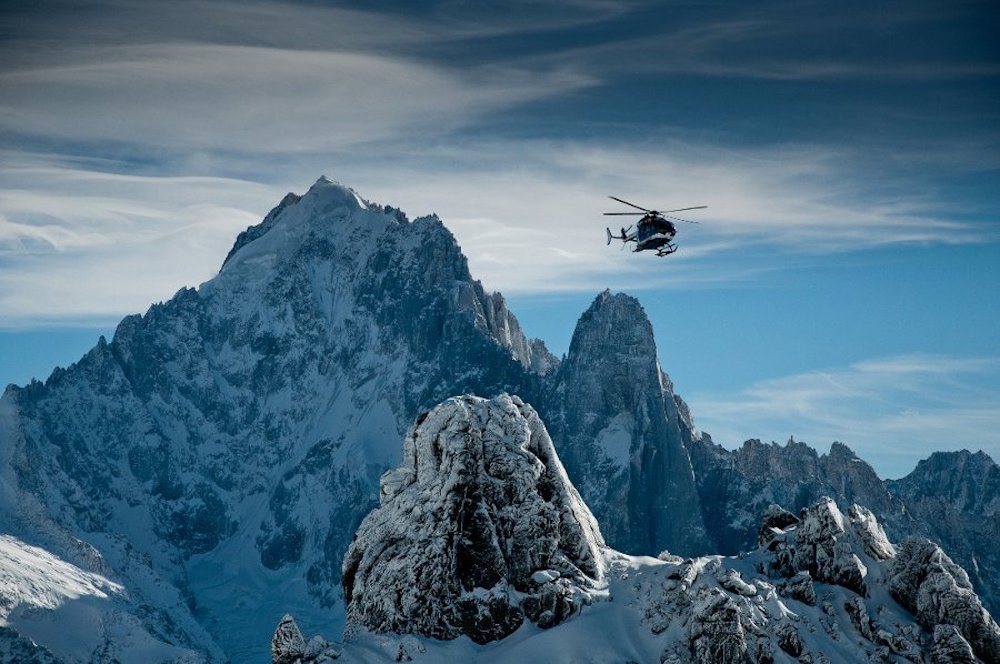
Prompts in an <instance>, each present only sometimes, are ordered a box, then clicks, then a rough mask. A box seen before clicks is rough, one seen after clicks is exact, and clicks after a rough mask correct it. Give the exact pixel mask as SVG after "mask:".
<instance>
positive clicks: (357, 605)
mask: <svg viewBox="0 0 1000 664" xmlns="http://www.w3.org/2000/svg"><path fill="white" fill-rule="evenodd" d="M603 546H604V539H603V537H602V536H601V533H600V530H599V529H598V526H597V522H596V521H595V520H594V517H593V515H592V514H591V513H590V510H589V509H588V508H587V506H586V505H585V504H584V503H583V501H582V500H581V499H580V496H579V494H578V493H577V491H576V489H575V488H574V487H573V485H572V484H570V482H569V480H568V479H567V477H566V473H565V471H564V470H563V467H562V464H561V463H560V461H559V458H558V457H557V456H556V453H555V449H554V448H553V446H552V441H551V440H550V439H549V436H548V433H547V432H546V430H545V427H544V425H543V424H542V422H541V420H540V419H539V417H538V415H537V414H536V413H535V411H534V410H533V409H532V408H531V407H530V406H528V405H526V404H525V403H523V402H522V401H521V400H520V399H519V398H517V397H511V396H507V395H501V396H499V397H496V398H494V399H491V400H486V399H482V398H479V397H473V396H464V397H455V398H451V399H448V400H447V401H445V402H444V403H442V404H440V405H439V406H437V407H436V408H434V409H433V410H432V411H430V412H429V413H427V414H425V415H421V416H420V417H419V418H418V419H417V423H416V424H415V425H414V426H413V428H412V429H411V431H410V432H409V433H408V434H407V437H406V442H405V446H404V451H403V463H402V465H401V466H400V467H399V468H397V469H395V470H392V471H389V472H387V473H386V474H385V475H384V476H383V479H382V503H381V506H380V507H379V508H377V509H376V510H374V511H373V512H371V513H370V514H369V515H368V516H367V517H366V518H365V520H364V521H363V522H362V524H361V526H360V527H359V528H358V532H357V535H356V536H355V539H354V541H353V542H352V544H351V546H350V548H349V549H348V552H347V555H346V557H345V561H344V568H343V579H344V597H345V600H346V602H347V621H348V628H349V630H350V629H351V628H365V629H367V630H370V631H372V632H396V633H414V634H421V635H424V636H430V637H434V638H439V639H452V638H455V637H457V636H459V635H462V634H464V635H466V636H468V637H469V638H471V639H472V640H473V641H475V642H477V643H486V642H489V641H493V640H496V639H500V638H503V637H505V636H507V635H509V634H511V633H512V632H514V631H515V630H517V629H518V628H519V627H520V626H521V624H522V622H523V621H524V619H525V618H527V619H528V620H530V621H532V622H534V623H537V624H538V625H539V626H541V627H551V626H553V625H556V624H558V623H560V622H562V621H563V620H565V619H566V618H567V617H569V616H570V615H571V614H573V613H574V612H576V611H577V610H578V609H579V607H580V605H581V604H583V603H586V602H588V601H590V599H591V598H592V596H593V595H594V593H595V592H597V591H599V589H600V588H601V585H602V578H603V574H604V570H603V562H602V561H603V559H602V557H601V555H600V551H601V548H602V547H603Z"/></svg>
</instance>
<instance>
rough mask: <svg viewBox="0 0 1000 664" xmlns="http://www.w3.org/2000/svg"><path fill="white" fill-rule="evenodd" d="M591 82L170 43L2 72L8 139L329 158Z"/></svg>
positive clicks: (0, 113) (2, 114)
mask: <svg viewBox="0 0 1000 664" xmlns="http://www.w3.org/2000/svg"><path fill="white" fill-rule="evenodd" d="M586 84H587V80H586V79H585V78H584V77H582V76H569V75H564V74H562V73H559V72H552V73H540V74H535V73H530V72H525V71H518V70H509V69H502V68H498V67H489V68H482V69H479V70H475V71H470V72H468V73H466V74H462V75H458V74H454V73H451V72H449V71H448V70H446V69H444V68H440V67H432V66H427V65H422V64H419V63H416V62H409V61H406V60H402V59H398V58H389V57H382V56H376V55H367V54H359V53H349V52H331V51H299V50H288V49H271V48H259V47H245V46H217V45H191V44H163V45H149V46H136V47H121V48H114V49H109V50H106V51H102V52H101V53H100V57H94V59H93V60H92V61H89V62H83V63H80V64H65V65H58V66H48V67H43V68H37V69H29V70H22V71H16V72H8V73H5V74H0V88H2V89H3V90H4V95H3V98H2V100H0V128H2V129H3V130H5V131H7V132H13V133H19V134H27V135H32V136H45V137H47V138H48V139H52V138H61V139H64V140H70V141H75V142H86V141H91V142H94V141H102V142H112V143H118V144H132V145H139V146H144V147H145V148H146V149H151V148H152V149H156V150H158V151H162V152H167V153H170V152H178V151H188V150H213V151H229V152H242V153H253V154H266V153H273V152H282V153H296V152H322V151H329V150H334V149H342V148H345V147H348V146H356V145H358V144H361V143H370V142H373V141H378V140H387V139H392V138H397V137H401V136H405V135H408V134H411V133H414V132H419V133H422V134H424V135H433V134H438V135H440V134H447V133H448V132H450V131H454V130H455V129H457V128H459V127H461V126H463V125H465V124H467V123H469V122H470V121H471V120H472V119H479V118H481V117H482V116H483V115H484V114H488V113H493V112H497V111H499V110H501V109H504V108H508V107H510V106H512V105H515V104H520V103H524V102H526V101H529V100H532V99H539V98H543V97H546V96H549V95H555V94H561V93H565V92H567V91H569V90H572V89H575V88H578V87H580V86H582V85H586Z"/></svg>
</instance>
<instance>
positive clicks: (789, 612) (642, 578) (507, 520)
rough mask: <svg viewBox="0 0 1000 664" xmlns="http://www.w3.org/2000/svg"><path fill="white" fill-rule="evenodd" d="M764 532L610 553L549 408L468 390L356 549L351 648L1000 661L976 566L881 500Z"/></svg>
mask: <svg viewBox="0 0 1000 664" xmlns="http://www.w3.org/2000/svg"><path fill="white" fill-rule="evenodd" d="M760 532H761V533H766V537H762V542H763V544H762V546H761V547H759V548H758V549H756V550H754V551H751V552H749V553H746V554H741V555H740V556H737V557H729V558H727V557H722V556H705V557H698V558H679V557H677V556H673V555H669V554H666V553H664V554H662V555H661V556H660V557H658V558H648V557H639V556H629V555H626V554H623V553H619V552H617V551H614V550H612V549H610V548H607V547H605V546H603V540H602V539H601V535H600V532H599V531H598V529H597V526H596V524H595V523H594V521H593V518H592V517H591V516H590V513H589V511H588V510H587V507H586V506H585V505H584V504H583V503H582V502H581V500H580V498H579V495H578V494H577V492H576V490H575V489H574V488H573V486H572V484H570V483H569V481H568V480H567V479H566V476H565V474H564V473H563V471H562V466H561V464H560V462H559V460H558V458H557V457H556V455H555V452H554V450H553V447H552V444H551V441H550V440H549V438H548V436H547V435H546V433H545V428H544V427H543V426H542V423H541V421H540V420H539V418H538V416H537V415H536V414H535V412H534V411H533V410H532V409H531V407H530V406H528V405H526V404H524V403H523V402H522V401H521V400H520V399H518V398H517V397H509V396H506V395H503V396H500V397H497V398H494V399H492V400H486V399H481V398H478V397H473V396H463V397H455V398H451V399H449V400H447V401H445V402H444V403H442V404H441V405H439V406H438V407H436V408H435V409H434V410H432V411H431V412H430V413H428V414H425V415H422V416H420V417H419V418H418V419H417V422H416V424H415V425H414V426H413V428H412V429H411V430H410V432H409V434H408V435H407V438H406V440H405V444H404V453H403V463H402V465H401V466H400V467H399V468H397V469H395V470H392V471H389V472H387V473H386V474H385V475H384V476H383V478H382V504H381V506H380V507H379V508H378V509H376V510H375V511H373V512H372V513H371V514H369V516H368V517H366V519H365V520H364V522H362V524H361V526H360V528H359V529H358V533H357V536H356V538H355V540H354V542H353V544H352V545H351V548H350V550H349V552H348V555H347V558H346V562H345V565H344V573H343V578H344V584H345V596H346V597H347V599H348V626H347V628H346V630H345V642H344V645H343V651H342V657H343V659H344V660H349V661H352V662H353V661H358V662H384V661H392V660H395V661H404V660H405V661H410V660H412V661H415V662H427V663H428V664H432V663H433V664H438V663H440V662H450V661H472V660H475V661H479V662H512V661H545V662H555V663H560V662H579V661H593V662H604V661H607V662H617V661H636V662H647V661H648V662H656V661H659V662H661V663H671V664H682V663H683V664H689V663H695V664H727V663H731V664H774V663H776V662H789V661H800V662H812V663H813V664H821V663H825V664H833V663H835V662H886V663H902V662H914V663H926V662H934V663H935V664H936V663H938V662H952V661H954V662H965V661H968V662H990V663H992V662H996V661H1000V660H998V659H997V651H996V650H995V647H996V644H997V640H998V639H1000V629H998V628H997V625H996V623H994V622H993V621H992V618H990V617H989V614H988V613H987V612H986V611H984V610H983V609H982V606H981V605H980V604H979V600H978V598H977V597H976V595H975V593H973V592H972V590H971V588H970V587H969V583H968V579H967V577H966V576H965V575H964V572H963V571H962V570H961V569H960V568H958V567H957V566H955V565H954V564H953V563H951V561H950V560H948V559H947V557H946V556H944V554H943V553H942V552H941V550H940V549H939V548H937V547H935V546H934V545H932V544H930V543H929V542H926V543H925V542H922V541H920V540H912V541H908V542H905V543H904V544H903V545H902V546H901V547H899V548H898V549H897V547H896V546H895V545H893V544H892V543H891V542H889V540H888V538H886V536H885V533H884V532H883V530H882V527H881V525H880V524H879V522H878V520H877V519H876V518H875V517H874V516H873V515H872V513H871V512H870V511H869V510H867V509H866V508H864V507H861V506H859V505H854V506H852V507H851V509H849V510H848V513H847V515H845V514H844V513H843V512H841V511H840V509H839V508H838V507H837V505H836V503H834V501H833V500H832V499H830V498H822V499H820V500H818V501H816V502H814V503H813V504H812V505H810V506H808V507H807V508H805V509H803V510H802V512H801V513H800V515H799V517H795V516H793V515H791V514H790V513H788V512H786V511H784V510H782V509H780V508H778V507H773V508H772V509H769V510H767V512H766V514H765V515H764V519H763V522H762V524H761V527H760ZM595 596H600V597H601V598H602V599H605V600H608V601H588V600H591V599H593V598H594V597H595ZM571 614H572V619H570V620H566V618H567V617H568V616H569V615H571ZM914 616H916V620H915V619H914ZM977 616H978V617H977ZM525 618H527V620H525ZM532 623H534V624H532ZM539 627H543V628H547V629H538V628H539ZM977 658H978V659H977Z"/></svg>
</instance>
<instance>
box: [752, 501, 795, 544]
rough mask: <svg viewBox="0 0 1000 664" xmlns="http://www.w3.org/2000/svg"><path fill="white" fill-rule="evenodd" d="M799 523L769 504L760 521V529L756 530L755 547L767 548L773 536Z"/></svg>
mask: <svg viewBox="0 0 1000 664" xmlns="http://www.w3.org/2000/svg"><path fill="white" fill-rule="evenodd" d="M798 522H799V520H798V518H797V517H796V516H795V515H794V514H792V513H791V512H789V511H788V510H786V509H785V508H783V507H781V506H780V505H775V504H774V503H771V504H770V505H768V506H767V509H766V510H764V514H763V516H762V517H761V520H760V527H759V528H758V529H757V546H758V547H763V546H767V545H768V543H770V542H771V540H772V539H774V535H775V534H776V533H778V532H781V531H782V530H784V529H785V528H788V527H789V526H794V525H795V524H797V523H798Z"/></svg>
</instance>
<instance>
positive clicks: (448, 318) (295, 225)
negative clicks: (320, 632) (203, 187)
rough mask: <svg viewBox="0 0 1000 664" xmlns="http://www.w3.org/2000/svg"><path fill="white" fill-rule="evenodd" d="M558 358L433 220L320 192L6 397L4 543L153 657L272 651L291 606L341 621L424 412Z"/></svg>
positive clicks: (329, 189)
mask: <svg viewBox="0 0 1000 664" xmlns="http://www.w3.org/2000/svg"><path fill="white" fill-rule="evenodd" d="M220 258H221V257H220ZM557 364H558V362H557V361H556V360H555V358H553V357H552V356H551V354H549V353H548V352H547V351H546V350H545V349H544V345H543V344H541V343H540V342H537V341H530V340H528V339H526V338H525V336H524V334H523V331H522V330H521V329H520V327H519V325H518V324H517V321H516V318H515V317H514V316H513V314H512V313H511V312H510V310H509V309H508V308H507V305H506V303H505V302H504V300H503V298H502V297H501V296H499V295H498V294H495V293H487V292H485V291H484V290H483V288H482V286H481V285H480V284H479V283H478V282H477V281H475V280H474V279H473V278H472V275H471V274H470V273H469V269H468V263H467V261H466V259H465V257H464V256H463V255H462V252H461V249H460V247H459V245H458V243H457V242H456V241H455V238H454V237H453V236H452V235H451V233H450V232H449V231H448V229H447V228H445V226H444V224H443V223H442V221H441V220H440V219H438V218H437V217H435V216H427V217H421V218H418V219H415V220H412V221H411V220H409V219H408V218H407V217H406V216H405V215H403V214H402V213H401V212H399V211H398V210H394V209H392V208H386V207H382V206H380V205H376V204H374V203H370V202H367V201H365V200H363V199H362V198H361V197H360V196H359V195H358V194H357V193H356V192H354V191H353V190H351V189H350V188H348V187H345V186H343V185H339V184H337V183H334V182H331V181H330V180H328V179H326V178H321V179H320V180H318V181H317V182H316V183H315V184H314V185H313V186H312V187H310V189H309V190H308V191H307V192H306V193H305V194H304V195H302V196H297V195H290V196H287V197H286V198H285V199H284V200H282V201H281V203H280V204H279V205H278V206H277V207H275V209H274V210H272V211H271V212H270V213H269V214H268V215H267V217H266V218H265V219H264V221H262V222H261V223H260V224H258V225H256V226H253V227H251V228H249V229H247V231H245V232H244V233H242V234H241V235H240V237H239V238H238V239H237V241H236V243H235V244H234V246H233V250H232V251H231V252H230V254H229V256H228V257H227V258H226V260H225V262H224V264H223V266H222V269H221V270H220V272H219V274H218V275H216V276H215V277H213V278H212V279H210V280H208V281H207V282H205V283H204V284H201V285H200V286H199V287H197V288H184V289H181V290H180V291H178V293H177V294H176V295H175V296H174V297H172V298H170V299H169V300H167V301H165V302H162V303H159V304H155V305H153V306H152V307H151V308H150V309H149V311H148V312H146V313H145V314H144V315H133V316H128V317H127V318H125V319H124V320H122V321H121V323H120V324H119V325H118V328H117V330H116V331H115V334H114V338H113V339H111V340H105V339H103V338H102V339H101V340H100V341H99V342H98V343H97V344H96V345H95V347H94V348H93V349H92V350H91V351H90V352H88V353H87V354H86V355H85V356H84V357H83V358H81V359H80V361H79V362H77V363H76V364H75V365H73V366H71V367H69V368H67V369H59V370H56V371H54V372H53V374H52V376H51V377H50V378H49V379H48V380H47V381H46V382H45V383H44V384H42V383H38V382H35V383H32V384H31V385H29V386H27V387H24V388H18V387H11V388H10V389H8V390H7V391H6V393H5V394H4V396H3V398H2V399H0V449H2V450H4V451H5V454H3V455H2V457H3V463H4V464H5V465H4V466H3V468H0V476H2V477H3V478H9V482H8V480H3V481H4V482H5V485H4V487H3V488H4V491H0V501H2V504H0V532H22V531H23V532H27V533H30V534H32V540H33V541H40V542H43V543H45V545H46V546H48V547H50V548H51V549H52V551H53V552H54V553H56V554H57V555H59V556H61V557H63V558H65V559H66V560H68V561H69V562H72V563H73V564H76V565H79V566H81V567H82V568H83V569H86V570H88V571H92V572H98V573H101V574H105V575H109V576H111V577H114V578H115V579H116V580H118V581H120V582H121V583H122V584H123V585H125V586H126V587H127V597H128V601H130V602H132V604H133V608H132V609H131V610H132V612H133V614H134V615H135V616H137V617H138V619H139V620H141V621H142V622H143V623H144V624H145V625H146V628H147V631H148V632H149V633H151V634H155V635H157V636H158V637H160V638H163V639H165V640H166V643H167V645H172V646H177V647H178V648H180V649H187V648H190V649H192V650H193V651H196V652H204V653H207V654H206V657H207V658H209V659H211V660H215V661H226V660H228V659H230V658H233V657H236V656H237V655H238V654H240V653H242V652H243V650H244V649H246V648H247V647H248V646H247V644H248V643H255V644H256V646H255V647H254V650H255V652H259V653H264V652H265V651H266V643H267V641H268V639H269V638H270V635H271V630H272V629H273V626H274V625H273V620H274V618H275V616H280V615H281V613H282V612H283V611H285V610H288V609H289V608H293V607H294V608H295V610H296V615H297V616H300V617H301V619H302V620H303V621H308V624H316V623H318V622H320V621H322V620H326V619H328V617H329V616H330V615H334V616H338V614H339V616H340V617H341V618H342V613H343V604H342V597H341V583H340V574H339V572H340V568H341V563H342V560H343V554H344V552H345V551H346V549H347V546H348V544H349V543H350V539H351V537H352V535H353V534H354V529H355V527H356V525H357V523H358V522H359V521H360V520H361V519H362V518H363V516H364V515H365V514H367V513H368V511H369V510H370V509H371V508H372V507H373V506H375V505H377V504H378V498H379V484H378V477H379V475H380V474H381V473H382V472H383V471H384V470H386V469H387V468H390V467H393V466H395V465H396V464H398V462H399V458H400V445H399V441H400V439H401V437H402V435H403V434H404V433H405V431H406V428H407V426H408V425H409V424H410V423H411V422H412V421H413V418H414V417H416V415H417V414H418V413H420V412H421V411H423V410H426V409H427V408H430V407H431V406H433V405H434V404H436V403H438V402H440V401H441V400H442V399H444V398H446V397H448V396H451V395H453V394H462V393H465V392H476V393H481V394H487V395H493V394H497V393H499V392H501V391H505V390H507V391H518V392H520V393H522V394H531V393H532V392H535V393H537V392H538V391H539V390H540V387H539V385H540V381H541V380H542V374H543V373H545V372H549V371H551V370H552V369H553V368H554V367H555V366H556V365H557ZM8 484H9V486H8ZM78 544H82V546H78ZM87 547H90V549H92V550H94V551H96V550H98V549H99V550H100V553H99V555H97V556H92V555H90V554H89V552H88V551H87V550H86V548H87ZM102 557H103V560H104V561H105V562H104V563H103V564H105V565H106V566H107V569H101V568H100V564H102V563H100V562H99V559H100V558H102ZM221 570H224V573H220V571H221ZM246 579H256V580H259V581H260V582H261V583H262V584H263V585H262V586H259V587H255V588H254V591H253V592H248V591H247V589H246V587H245V586H244V585H243V583H244V582H245V581H246ZM179 580H180V581H179ZM286 601H287V602H288V603H287V604H285V602H286ZM194 606H197V607H198V611H197V613H195V612H194V611H192V607H194ZM234 606H239V607H240V610H239V611H234V610H233V607H234ZM109 633H110V632H109Z"/></svg>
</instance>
